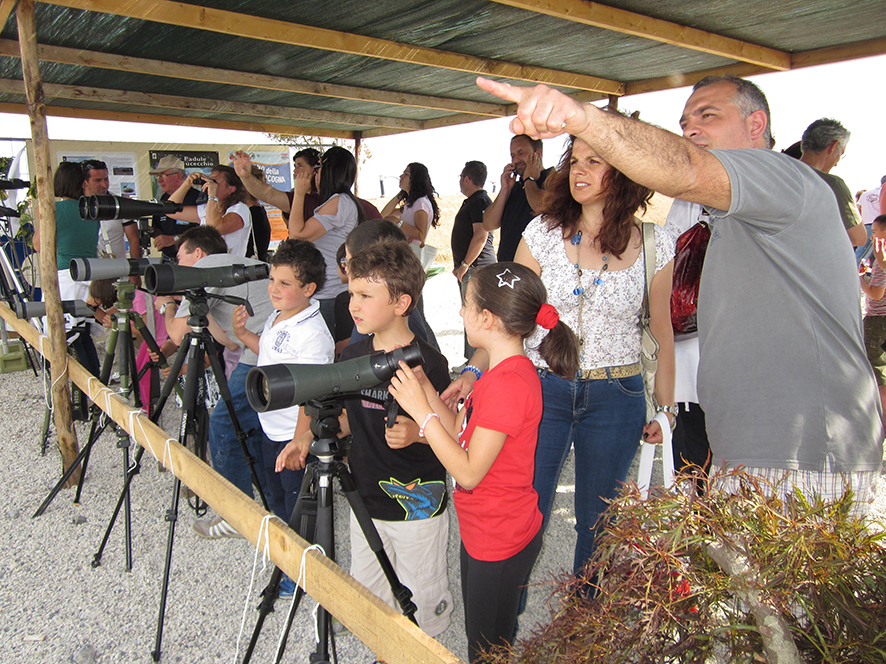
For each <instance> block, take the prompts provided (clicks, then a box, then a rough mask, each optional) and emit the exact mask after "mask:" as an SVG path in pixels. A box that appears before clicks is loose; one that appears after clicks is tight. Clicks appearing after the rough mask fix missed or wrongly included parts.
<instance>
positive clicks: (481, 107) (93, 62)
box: [0, 0, 505, 117]
mask: <svg viewBox="0 0 886 664" xmlns="http://www.w3.org/2000/svg"><path fill="white" fill-rule="evenodd" d="M3 1H4V2H5V1H11V0H3ZM0 18H2V16H0ZM37 53H38V55H39V57H40V59H41V60H42V61H44V62H59V63H63V64H69V65H80V66H83V67H98V68H101V69H111V70H114V71H125V72H130V73H135V74H148V75H151V76H165V77H169V78H177V79H182V80H186V81H203V82H206V83H220V84H222V85H240V86H244V87H250V88H260V89H263V90H280V91H283V92H294V93H297V94H305V95H315V96H320V97H334V98H337V99H349V100H353V101H370V102H376V103H379V104H390V105H393V106H410V107H414V108H429V109H433V110H440V111H454V112H457V113H476V114H477V115H483V116H489V117H500V116H503V115H504V114H505V112H504V106H503V105H500V104H489V103H484V102H474V101H465V100H462V99H450V98H447V97H433V96H430V95H417V94H409V93H406V92H394V91H387V90H373V89H371V88H360V87H356V86H352V85H337V84H333V83H317V82H315V81H303V80H299V79H295V78H284V77H282V76H268V75H265V74H255V73H252V72H242V71H234V70H230V69H215V68H213V67H198V66H196V65H187V64H181V63H178V62H165V61H162V60H149V59H145V58H133V57H128V56H123V55H116V54H113V53H99V52H96V51H83V50H78V49H73V48H64V47H61V46H46V45H44V44H41V45H39V46H38V47H37ZM0 55H8V56H10V57H19V48H18V42H15V41H12V40H9V39H0Z"/></svg>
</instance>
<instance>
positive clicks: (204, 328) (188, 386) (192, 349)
mask: <svg viewBox="0 0 886 664" xmlns="http://www.w3.org/2000/svg"><path fill="white" fill-rule="evenodd" d="M184 296H185V297H186V298H187V300H188V303H189V309H190V316H189V318H188V326H189V327H190V328H191V331H190V332H189V333H188V334H186V335H185V337H184V339H183V341H182V344H181V346H180V347H179V349H178V352H177V353H176V356H175V360H174V361H173V363H172V369H171V371H170V373H169V377H168V378H167V379H166V382H165V383H164V384H163V389H162V390H161V392H160V400H159V401H158V402H157V408H156V410H155V412H154V413H153V415H152V416H151V421H152V422H154V423H156V422H157V421H158V420H159V418H160V415H161V414H162V412H163V408H164V406H165V405H166V402H167V400H168V399H169V396H170V395H171V394H172V390H173V386H175V385H177V384H178V378H177V377H178V375H179V373H180V372H181V368H182V366H183V365H184V364H185V361H187V364H188V369H187V374H186V376H185V389H184V395H183V396H182V421H181V426H180V428H179V438H178V442H179V443H180V444H181V445H185V444H186V442H187V437H188V434H189V432H191V431H192V430H193V429H194V424H195V423H196V422H197V420H198V419H199V415H200V412H199V411H200V400H199V398H198V397H199V390H198V387H199V385H200V382H201V380H202V375H203V371H204V358H206V357H208V358H209V364H210V366H211V368H212V372H213V374H214V376H215V379H216V382H217V383H218V387H219V392H220V394H221V397H222V400H223V401H224V403H225V406H226V407H227V409H228V413H229V414H230V417H231V423H232V425H233V428H234V431H235V434H236V436H237V440H238V441H239V442H240V445H241V448H242V450H243V453H244V455H245V456H246V461H247V464H248V465H249V470H250V473H251V475H252V481H253V483H254V484H255V486H256V488H257V491H258V495H259V498H260V499H261V503H262V505H263V506H264V508H265V509H268V502H267V499H266V498H265V495H264V492H263V491H262V488H261V484H260V482H259V479H258V474H257V473H256V470H255V457H253V456H252V454H250V452H249V449H248V447H247V445H246V438H247V433H246V432H244V431H243V428H242V427H241V426H240V422H239V420H238V419H237V415H236V412H235V407H234V401H233V399H232V398H231V391H230V389H229V388H228V383H227V380H226V379H225V373H224V369H223V368H222V366H221V362H220V361H219V358H218V355H217V353H216V352H215V347H214V340H213V338H212V334H211V333H210V332H209V328H208V326H209V319H208V315H209V305H208V299H209V298H210V297H212V298H215V299H219V300H222V301H224V302H227V303H229V304H243V305H245V306H246V308H247V310H249V312H250V314H251V313H252V307H251V306H250V305H249V303H248V302H246V300H243V299H241V298H238V297H231V296H227V295H215V294H209V293H207V292H206V291H205V290H204V289H202V288H200V289H194V290H188V291H185V292H184ZM207 351H208V352H207ZM198 438H199V434H198ZM144 451H145V450H144V448H143V447H139V448H138V450H136V453H135V456H134V458H133V462H132V465H127V469H126V477H125V481H124V485H123V490H122V492H121V493H120V496H119V498H118V499H117V504H116V507H115V508H114V513H113V515H112V516H111V520H110V522H109V523H108V527H107V530H106V531H105V536H104V539H103V540H102V543H101V545H100V546H99V549H98V551H97V552H96V554H95V555H94V557H93V561H92V566H93V567H98V566H99V565H100V564H101V558H102V554H103V552H104V548H105V546H106V545H107V543H108V539H109V538H110V534H111V531H112V530H113V528H114V523H115V521H116V520H117V517H118V515H119V513H120V509H121V507H122V506H123V504H124V502H126V501H128V497H129V487H130V484H131V483H132V479H133V477H135V475H137V474H138V472H139V470H140V467H141V459H142V456H143V455H144ZM180 494H181V480H180V479H179V478H177V477H176V478H175V481H174V483H173V489H172V504H171V507H170V509H168V510H167V511H166V516H165V520H166V521H167V522H168V523H169V531H168V536H167V542H166V563H165V567H164V570H163V585H162V591H161V595H160V611H159V615H158V617H157V632H156V637H155V641H154V650H153V651H152V652H151V656H152V658H153V659H154V661H155V662H156V661H159V659H160V644H161V641H162V638H163V620H164V617H165V614H166V600H167V595H168V591H169V573H170V569H171V566H172V545H173V541H174V538H175V525H176V522H177V520H178V506H179V497H180Z"/></svg>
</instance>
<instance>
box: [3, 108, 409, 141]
mask: <svg viewBox="0 0 886 664" xmlns="http://www.w3.org/2000/svg"><path fill="white" fill-rule="evenodd" d="M27 112H28V108H27V106H25V105H24V104H11V103H0V113H21V114H23V115H26V114H27ZM46 115H49V116H53V117H58V118H83V119H87V120H113V121H116V122H138V123H147V124H159V125H171V126H180V127H207V128H209V129H233V130H235V131H259V132H265V133H267V134H285V135H287V136H318V137H320V138H346V139H353V138H354V132H352V131H340V130H337V129H320V128H317V127H295V126H292V125H278V124H268V123H264V122H248V121H244V122H238V121H235V120H213V119H211V118H192V117H186V116H181V115H155V114H151V113H129V112H126V111H105V110H96V109H88V108H68V107H65V106H47V107H46ZM393 133H398V132H393Z"/></svg>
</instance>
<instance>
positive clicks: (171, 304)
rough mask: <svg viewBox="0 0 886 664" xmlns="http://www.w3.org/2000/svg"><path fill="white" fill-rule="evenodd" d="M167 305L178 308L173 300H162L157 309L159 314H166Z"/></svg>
mask: <svg viewBox="0 0 886 664" xmlns="http://www.w3.org/2000/svg"><path fill="white" fill-rule="evenodd" d="M167 307H175V308H176V309H178V305H177V304H176V303H175V302H164V303H163V304H161V305H160V309H159V310H158V311H159V312H160V315H161V316H165V315H166V309H167Z"/></svg>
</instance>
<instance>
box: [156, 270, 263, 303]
mask: <svg viewBox="0 0 886 664" xmlns="http://www.w3.org/2000/svg"><path fill="white" fill-rule="evenodd" d="M269 273H270V267H269V266H268V264H267V263H258V264H256V265H225V266H220V267H184V266H181V265H172V264H170V263H161V264H151V265H149V266H148V268H147V269H146V270H145V290H146V291H148V292H149V293H152V294H155V295H158V294H159V295H165V294H168V293H178V292H180V291H185V290H195V289H202V288H230V287H231V286H239V285H240V284H243V283H246V282H247V281H258V280H260V279H267V278H268V274H269Z"/></svg>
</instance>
